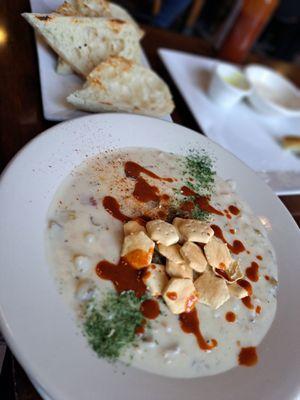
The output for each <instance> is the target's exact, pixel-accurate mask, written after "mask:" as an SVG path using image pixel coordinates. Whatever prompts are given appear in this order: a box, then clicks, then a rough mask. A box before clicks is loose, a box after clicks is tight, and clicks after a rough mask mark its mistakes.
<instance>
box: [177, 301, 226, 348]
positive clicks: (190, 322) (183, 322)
mask: <svg viewBox="0 0 300 400" xmlns="http://www.w3.org/2000/svg"><path fill="white" fill-rule="evenodd" d="M179 322H180V326H181V329H182V330H183V332H185V333H192V334H193V335H195V337H196V339H197V342H198V345H199V347H200V349H201V350H205V351H207V350H212V349H213V348H214V347H216V346H217V344H218V342H217V341H216V340H215V339H211V344H208V343H207V342H206V340H205V339H204V337H203V336H202V333H201V331H200V323H199V319H198V314H197V310H196V309H195V308H194V309H193V310H192V311H190V312H188V313H186V312H185V313H182V314H180V315H179Z"/></svg>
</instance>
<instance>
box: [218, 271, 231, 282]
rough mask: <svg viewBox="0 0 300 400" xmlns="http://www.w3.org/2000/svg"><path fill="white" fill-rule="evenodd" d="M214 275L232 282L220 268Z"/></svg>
mask: <svg viewBox="0 0 300 400" xmlns="http://www.w3.org/2000/svg"><path fill="white" fill-rule="evenodd" d="M216 273H217V274H218V275H220V276H222V278H224V279H225V280H227V281H232V279H230V277H229V275H228V274H227V272H226V271H224V270H223V269H220V268H216Z"/></svg>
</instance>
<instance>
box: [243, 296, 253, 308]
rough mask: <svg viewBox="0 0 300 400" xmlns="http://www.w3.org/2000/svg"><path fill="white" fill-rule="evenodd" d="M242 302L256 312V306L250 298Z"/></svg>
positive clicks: (244, 298) (245, 298)
mask: <svg viewBox="0 0 300 400" xmlns="http://www.w3.org/2000/svg"><path fill="white" fill-rule="evenodd" d="M241 300H242V303H243V304H244V306H246V307H247V308H249V310H254V304H253V303H252V301H251V297H250V296H246V297H243V298H242V299H241Z"/></svg>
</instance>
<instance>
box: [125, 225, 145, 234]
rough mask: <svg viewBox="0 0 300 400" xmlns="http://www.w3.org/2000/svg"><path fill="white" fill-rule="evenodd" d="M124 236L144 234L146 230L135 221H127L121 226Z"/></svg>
mask: <svg viewBox="0 0 300 400" xmlns="http://www.w3.org/2000/svg"><path fill="white" fill-rule="evenodd" d="M123 230H124V236H128V235H130V234H132V233H139V232H144V233H146V228H145V227H144V226H143V225H141V224H139V223H138V222H137V221H128V222H126V224H124V225H123Z"/></svg>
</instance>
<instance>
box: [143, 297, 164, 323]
mask: <svg viewBox="0 0 300 400" xmlns="http://www.w3.org/2000/svg"><path fill="white" fill-rule="evenodd" d="M141 313H142V314H143V316H144V317H145V318H148V319H155V318H157V317H158V316H159V314H160V309H159V304H158V302H157V301H156V300H151V299H150V300H145V301H143V303H142V304H141Z"/></svg>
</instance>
